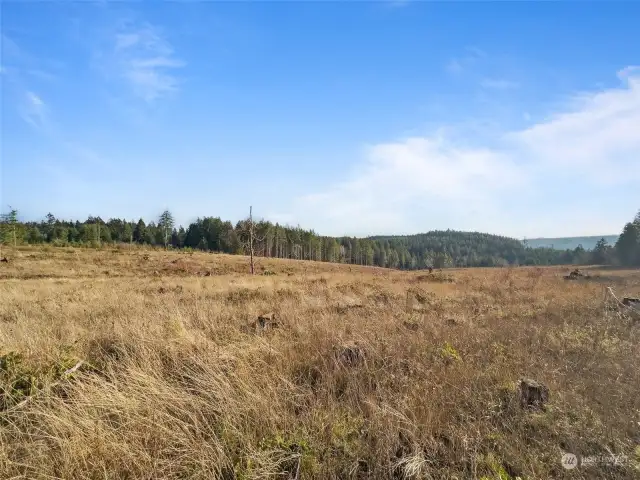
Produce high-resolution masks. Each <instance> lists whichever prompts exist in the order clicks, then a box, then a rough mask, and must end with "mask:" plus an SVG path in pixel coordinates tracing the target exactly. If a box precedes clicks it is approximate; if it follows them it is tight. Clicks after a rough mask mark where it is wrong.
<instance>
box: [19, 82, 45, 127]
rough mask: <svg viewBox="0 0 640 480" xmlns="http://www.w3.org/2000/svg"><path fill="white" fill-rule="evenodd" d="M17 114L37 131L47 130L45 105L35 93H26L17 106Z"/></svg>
mask: <svg viewBox="0 0 640 480" xmlns="http://www.w3.org/2000/svg"><path fill="white" fill-rule="evenodd" d="M18 113H19V114H20V117H21V118H22V119H23V120H24V121H25V122H27V123H28V124H29V125H31V126H32V127H34V128H37V129H38V130H45V129H47V128H48V118H47V105H46V104H45V103H44V101H43V100H42V99H41V98H40V97H39V96H38V95H37V94H35V93H33V92H31V91H27V92H25V94H24V98H23V99H22V101H21V102H20V104H19V105H18Z"/></svg>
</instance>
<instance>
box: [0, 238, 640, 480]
mask: <svg viewBox="0 0 640 480" xmlns="http://www.w3.org/2000/svg"><path fill="white" fill-rule="evenodd" d="M5 254H6V255H7V257H8V259H9V262H8V263H0V441H1V444H0V478H1V479H9V478H28V479H51V478H64V479H76V478H78V479H85V478H86V479H160V478H169V479H213V478H220V479H233V478H238V479H254V478H283V479H286V478H299V479H337V478H341V479H347V478H363V479H364V478H373V479H386V478H425V479H431V478H433V479H447V478H452V479H453V478H457V479H471V478H478V479H500V480H505V479H514V478H516V477H521V478H523V479H525V478H530V479H547V478H572V479H577V478H610V479H613V478H621V479H622V478H628V479H631V478H638V477H639V476H640V467H639V462H640V423H639V422H640V322H639V321H635V322H634V321H633V320H632V319H630V318H628V317H626V316H621V315H619V314H617V313H616V312H615V311H608V310H606V309H605V303H604V302H603V292H604V287H605V286H611V287H612V288H613V289H614V291H615V293H616V295H618V296H624V295H633V296H640V272H639V271H635V272H634V271H616V270H596V269H593V270H592V271H591V274H592V275H593V276H592V277H591V278H590V279H588V280H580V281H565V280H563V278H562V276H563V275H565V274H566V273H567V272H568V271H569V268H497V269H470V270H445V271H443V272H433V273H432V274H429V273H428V272H398V271H390V270H384V269H377V268H367V267H355V266H352V267H350V266H348V265H335V264H325V263H315V262H295V261H283V260H270V259H259V261H258V263H259V267H258V274H257V275H254V276H251V275H249V274H248V273H247V272H248V266H247V259H246V258H244V257H239V256H225V255H213V254H204V253H193V254H190V253H184V252H180V253H176V252H163V251H144V250H126V249H111V248H108V249H103V250H100V251H96V250H84V249H71V248H48V249H47V248H46V247H45V248H26V247H25V248H22V249H19V250H5V251H4V253H3V255H5ZM267 313H273V314H274V315H273V316H269V315H267V316H265V314H267ZM259 316H263V320H261V321H257V319H258V317H259ZM80 361H83V363H82V364H81V365H80V367H79V368H77V369H76V370H75V371H73V372H71V373H65V372H68V370H69V369H71V368H72V367H74V366H77V365H78V362H80ZM523 377H524V378H530V379H533V380H536V381H538V382H541V383H542V384H544V385H546V386H547V387H548V389H549V398H548V401H547V402H546V404H545V405H544V407H541V408H524V407H523V406H522V405H521V403H520V400H519V386H518V380H519V379H521V378H523ZM564 452H571V453H574V454H576V455H582V456H583V457H588V456H596V455H605V456H607V457H606V458H611V457H610V456H611V454H615V455H624V456H625V457H621V458H622V460H621V461H620V462H619V463H620V464H619V465H611V462H607V461H606V459H605V460H601V461H598V462H594V463H593V464H591V465H588V464H586V463H587V462H583V465H580V466H578V467H577V468H575V469H571V470H568V469H565V468H563V466H562V464H561V456H562V454H563V453H564Z"/></svg>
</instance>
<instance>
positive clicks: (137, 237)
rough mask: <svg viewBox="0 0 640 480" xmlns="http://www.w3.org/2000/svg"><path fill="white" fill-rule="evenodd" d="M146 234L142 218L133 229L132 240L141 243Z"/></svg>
mask: <svg viewBox="0 0 640 480" xmlns="http://www.w3.org/2000/svg"><path fill="white" fill-rule="evenodd" d="M146 236H147V226H146V225H145V224H144V221H143V220H142V219H140V220H138V223H137V224H136V228H135V229H134V230H133V241H134V242H136V243H143V242H144V241H145V238H146Z"/></svg>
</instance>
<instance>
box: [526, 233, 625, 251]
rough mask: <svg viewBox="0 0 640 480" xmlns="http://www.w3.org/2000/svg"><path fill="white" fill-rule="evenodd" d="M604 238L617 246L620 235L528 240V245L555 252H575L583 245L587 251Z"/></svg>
mask: <svg viewBox="0 0 640 480" xmlns="http://www.w3.org/2000/svg"><path fill="white" fill-rule="evenodd" d="M601 238H604V239H605V240H606V241H607V243H608V244H609V245H615V243H616V241H617V240H618V235H597V236H593V237H560V238H527V239H526V244H527V245H528V246H529V247H531V248H540V247H545V248H553V249H554V250H573V249H574V248H576V247H577V246H578V245H582V248H584V249H585V250H593V248H594V247H595V246H596V243H597V242H598V240H600V239H601Z"/></svg>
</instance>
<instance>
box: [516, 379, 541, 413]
mask: <svg viewBox="0 0 640 480" xmlns="http://www.w3.org/2000/svg"><path fill="white" fill-rule="evenodd" d="M518 389H519V394H520V405H521V406H522V407H523V408H530V409H534V410H544V409H545V403H547V402H548V401H549V389H548V388H547V387H546V385H543V384H541V383H538V382H536V381H535V380H531V379H529V378H521V379H520V381H519V385H518Z"/></svg>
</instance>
